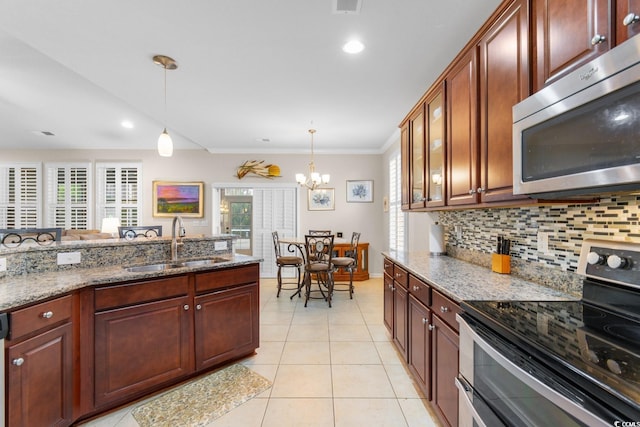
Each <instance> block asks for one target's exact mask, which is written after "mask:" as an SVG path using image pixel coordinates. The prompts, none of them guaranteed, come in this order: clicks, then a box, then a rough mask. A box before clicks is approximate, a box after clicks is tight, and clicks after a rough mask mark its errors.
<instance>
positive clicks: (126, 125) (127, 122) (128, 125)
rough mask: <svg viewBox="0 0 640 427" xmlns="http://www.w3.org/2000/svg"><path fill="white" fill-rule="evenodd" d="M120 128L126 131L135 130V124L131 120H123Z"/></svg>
mask: <svg viewBox="0 0 640 427" xmlns="http://www.w3.org/2000/svg"><path fill="white" fill-rule="evenodd" d="M120 126H122V127H123V128H125V129H133V122H132V121H131V120H123V121H121V122H120Z"/></svg>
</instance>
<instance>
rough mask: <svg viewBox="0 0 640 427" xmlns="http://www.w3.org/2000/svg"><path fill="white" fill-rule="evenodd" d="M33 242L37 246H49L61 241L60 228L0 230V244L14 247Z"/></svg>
mask: <svg viewBox="0 0 640 427" xmlns="http://www.w3.org/2000/svg"><path fill="white" fill-rule="evenodd" d="M30 240H31V241H33V242H35V243H37V244H38V245H41V246H43V245H50V244H52V243H54V242H60V241H61V240H62V228H16V229H14V228H7V229H0V244H2V245H4V246H7V247H16V246H20V245H21V244H23V243H25V242H28V241H30Z"/></svg>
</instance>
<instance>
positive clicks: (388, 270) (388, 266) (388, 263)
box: [384, 258, 394, 277]
mask: <svg viewBox="0 0 640 427" xmlns="http://www.w3.org/2000/svg"><path fill="white" fill-rule="evenodd" d="M393 265H394V264H393V263H392V262H391V261H389V260H388V259H386V258H385V259H384V272H385V273H387V274H388V275H389V276H391V277H393Z"/></svg>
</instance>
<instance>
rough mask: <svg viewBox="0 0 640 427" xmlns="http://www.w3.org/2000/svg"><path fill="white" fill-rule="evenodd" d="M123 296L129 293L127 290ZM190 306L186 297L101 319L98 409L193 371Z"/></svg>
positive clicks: (119, 311) (97, 350) (119, 310)
mask: <svg viewBox="0 0 640 427" xmlns="http://www.w3.org/2000/svg"><path fill="white" fill-rule="evenodd" d="M130 286H136V285H130ZM121 291H122V292H129V291H128V289H127V287H124V288H122V289H121ZM190 302H191V299H190V298H189V297H187V296H183V297H176V298H170V299H168V300H162V301H156V302H145V303H141V304H136V305H133V306H128V307H122V308H116V309H112V310H108V311H105V312H99V313H96V315H95V404H96V406H98V407H100V406H103V405H105V404H107V403H111V402H117V401H121V400H123V399H127V398H130V397H133V396H136V395H138V394H140V393H142V392H144V391H146V390H148V389H150V388H152V387H154V386H158V385H162V384H164V383H167V382H168V381H170V380H174V379H176V378H180V377H183V376H185V375H187V374H189V373H190V372H192V371H193V363H192V362H191V357H190V356H191V355H192V350H191V347H192V344H191V330H192V328H191V324H192V322H191V316H192V314H191V307H190Z"/></svg>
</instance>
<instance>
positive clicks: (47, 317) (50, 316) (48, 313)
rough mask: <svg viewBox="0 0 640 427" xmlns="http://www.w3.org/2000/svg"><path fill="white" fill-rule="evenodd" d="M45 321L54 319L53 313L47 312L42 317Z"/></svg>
mask: <svg viewBox="0 0 640 427" xmlns="http://www.w3.org/2000/svg"><path fill="white" fill-rule="evenodd" d="M40 317H42V318H43V319H51V318H52V317H53V311H45V312H44V313H42V314H41V315H40Z"/></svg>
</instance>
